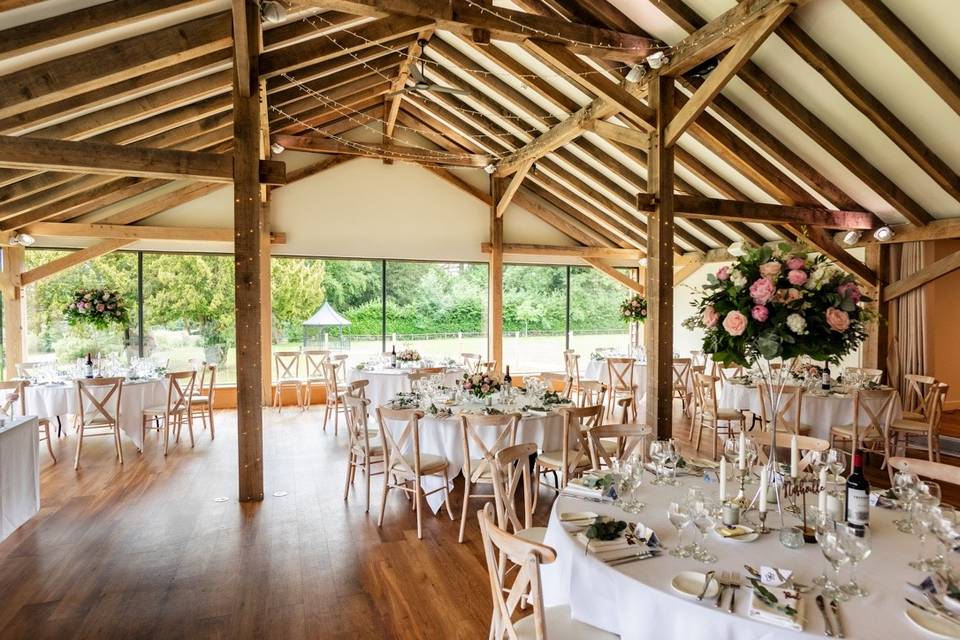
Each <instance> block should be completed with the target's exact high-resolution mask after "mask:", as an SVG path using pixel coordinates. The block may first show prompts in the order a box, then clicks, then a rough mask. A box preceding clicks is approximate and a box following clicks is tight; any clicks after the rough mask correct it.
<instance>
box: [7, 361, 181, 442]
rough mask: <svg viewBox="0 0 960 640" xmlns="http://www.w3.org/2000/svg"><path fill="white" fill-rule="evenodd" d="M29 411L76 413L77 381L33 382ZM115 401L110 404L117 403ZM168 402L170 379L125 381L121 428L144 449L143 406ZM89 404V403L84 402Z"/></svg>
mask: <svg viewBox="0 0 960 640" xmlns="http://www.w3.org/2000/svg"><path fill="white" fill-rule="evenodd" d="M25 396H26V402H27V413H28V414H30V415H37V416H40V417H41V418H46V419H48V420H51V421H55V419H56V417H57V416H64V415H67V414H71V415H76V413H77V411H78V409H79V407H78V404H77V402H78V395H77V385H76V384H75V383H73V382H70V383H64V384H47V385H40V384H37V385H30V386H29V387H27V388H26V392H25ZM112 402H113V399H111V403H110V404H108V405H107V407H108V408H110V407H112V406H114V405H113V404H112ZM166 404H167V379H166V378H157V379H152V380H136V381H129V382H124V383H123V388H122V390H121V392H120V429H121V430H122V431H123V432H124V433H126V434H127V436H129V437H130V439H131V440H133V442H134V444H136V445H137V449H143V438H142V437H141V435H142V432H141V425H142V424H143V422H142V421H143V417H142V416H143V410H144V409H146V408H148V407H154V406H164V405H166ZM84 406H86V405H84Z"/></svg>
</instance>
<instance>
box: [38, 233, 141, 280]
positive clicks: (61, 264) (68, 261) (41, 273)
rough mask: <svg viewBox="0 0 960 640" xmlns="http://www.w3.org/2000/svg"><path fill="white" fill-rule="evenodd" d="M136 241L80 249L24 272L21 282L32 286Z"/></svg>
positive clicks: (122, 241) (119, 241) (105, 243)
mask: <svg viewBox="0 0 960 640" xmlns="http://www.w3.org/2000/svg"><path fill="white" fill-rule="evenodd" d="M134 242H135V241H134V240H104V241H103V242H99V243H97V244H95V245H93V246H92V247H87V248H86V249H78V250H77V251H74V252H72V253H68V254H67V255H65V256H63V257H61V258H57V259H55V260H51V261H50V262H47V263H45V264H42V265H40V266H39V267H34V268H33V269H30V270H29V271H24V272H23V273H22V274H20V282H21V283H22V284H23V286H26V285H28V284H32V283H34V282H37V281H39V280H43V279H44V278H49V277H50V276H52V275H56V274H58V273H60V272H61V271H64V270H65V269H69V268H70V267H75V266H77V265H78V264H83V263H84V262H88V261H90V260H93V259H94V258H99V257H100V256H103V255H106V254H108V253H111V252H113V251H116V250H117V249H122V248H123V247H126V246H127V245H130V244H133V243H134Z"/></svg>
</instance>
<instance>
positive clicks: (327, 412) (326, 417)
mask: <svg viewBox="0 0 960 640" xmlns="http://www.w3.org/2000/svg"><path fill="white" fill-rule="evenodd" d="M329 419H330V399H329V398H327V400H326V401H325V402H324V406H323V431H324V433H326V431H327V420H329Z"/></svg>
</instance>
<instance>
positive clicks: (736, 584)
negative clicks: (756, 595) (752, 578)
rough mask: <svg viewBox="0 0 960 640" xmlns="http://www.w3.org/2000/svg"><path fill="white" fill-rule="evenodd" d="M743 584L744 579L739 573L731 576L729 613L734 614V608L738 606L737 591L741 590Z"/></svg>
mask: <svg viewBox="0 0 960 640" xmlns="http://www.w3.org/2000/svg"><path fill="white" fill-rule="evenodd" d="M742 583H743V578H742V577H741V576H740V573H739V572H735V573H731V574H730V588H731V589H732V591H731V592H730V606H729V607H728V608H727V611H729V612H730V613H733V608H734V607H735V606H737V590H738V589H740V585H741V584H742Z"/></svg>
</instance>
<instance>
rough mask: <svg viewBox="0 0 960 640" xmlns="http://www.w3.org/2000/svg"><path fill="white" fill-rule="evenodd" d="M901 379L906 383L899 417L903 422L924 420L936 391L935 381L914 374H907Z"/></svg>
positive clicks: (930, 377) (932, 378) (929, 377)
mask: <svg viewBox="0 0 960 640" xmlns="http://www.w3.org/2000/svg"><path fill="white" fill-rule="evenodd" d="M903 379H904V380H906V381H907V397H906V398H904V399H903V414H902V415H901V417H902V418H904V419H905V420H925V419H926V417H927V413H926V412H927V407H928V406H930V402H931V400H932V398H933V397H934V395H936V393H937V391H938V389H937V382H938V381H937V379H936V378H934V377H933V376H922V375H919V374H916V373H908V374H906V375H904V376H903Z"/></svg>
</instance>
